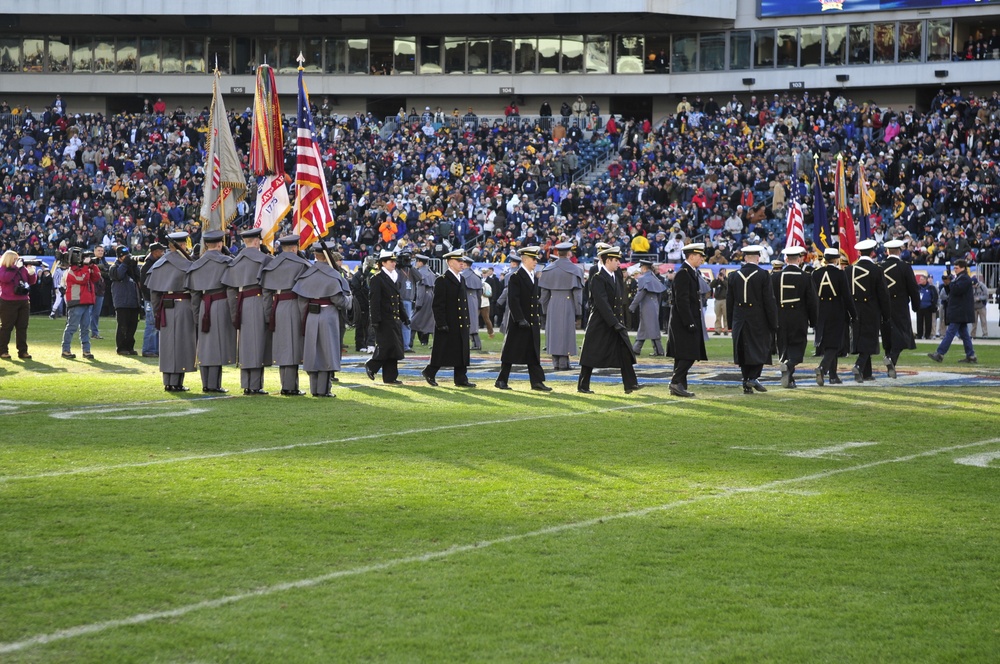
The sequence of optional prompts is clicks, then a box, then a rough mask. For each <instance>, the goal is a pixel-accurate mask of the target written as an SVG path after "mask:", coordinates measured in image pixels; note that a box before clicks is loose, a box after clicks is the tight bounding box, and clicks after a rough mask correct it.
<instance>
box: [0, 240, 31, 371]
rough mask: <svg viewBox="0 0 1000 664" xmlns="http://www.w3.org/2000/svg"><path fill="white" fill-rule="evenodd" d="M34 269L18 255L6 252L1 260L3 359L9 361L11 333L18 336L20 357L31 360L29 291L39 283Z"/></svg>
mask: <svg viewBox="0 0 1000 664" xmlns="http://www.w3.org/2000/svg"><path fill="white" fill-rule="evenodd" d="M37 279H38V276H37V274H36V273H35V265H34V264H32V263H31V262H29V263H27V264H26V263H25V262H24V259H22V258H21V257H20V256H18V255H17V252H16V251H5V252H4V254H3V257H2V258H0V359H4V360H9V359H10V352H8V351H9V348H8V347H9V345H10V332H11V330H14V331H15V332H16V336H15V344H16V345H17V356H18V357H19V358H21V359H22V360H30V359H31V355H29V354H28V315H29V314H30V312H31V305H30V303H29V302H28V288H29V287H30V286H32V285H33V284H34V283H35V281H37Z"/></svg>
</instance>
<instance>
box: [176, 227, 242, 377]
mask: <svg viewBox="0 0 1000 664" xmlns="http://www.w3.org/2000/svg"><path fill="white" fill-rule="evenodd" d="M224 238H225V234H224V233H223V232H222V231H208V232H207V233H205V234H203V235H202V240H204V242H205V253H203V254H202V255H201V258H199V259H198V260H196V261H195V262H194V263H193V264H192V265H191V268H190V269H189V270H188V272H187V276H186V278H185V281H184V287H185V288H186V289H187V290H188V292H190V293H191V308H192V310H193V311H194V312H195V315H196V318H195V324H196V325H197V326H198V327H197V329H198V365H199V368H200V370H201V391H202V392H228V390H226V389H225V388H224V387H222V366H223V365H225V364H234V363H235V362H236V328H234V327H233V319H232V313H231V312H230V310H229V307H228V306H227V300H228V294H227V291H226V287H225V286H224V285H223V283H222V277H223V276H224V275H225V274H226V270H227V269H229V265H230V263H232V262H233V258H232V256H227V255H225V254H223V253H222V247H223V239H224Z"/></svg>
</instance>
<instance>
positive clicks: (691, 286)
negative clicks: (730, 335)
mask: <svg viewBox="0 0 1000 664" xmlns="http://www.w3.org/2000/svg"><path fill="white" fill-rule="evenodd" d="M683 251H684V262H683V263H682V264H681V267H680V269H679V270H678V271H677V276H675V277H674V285H673V306H672V307H671V309H670V334H669V336H668V337H667V355H668V356H669V357H672V358H674V375H673V377H672V378H671V379H670V393H671V394H673V395H674V396H678V397H693V396H694V392H690V391H689V390H688V384H687V375H688V371H690V369H691V367H692V366H694V363H695V362H696V361H697V360H707V359H708V355H707V354H706V352H705V331H704V329H703V328H702V325H701V282H702V276H701V275H700V274H698V268H700V267H701V266H702V264H703V263H704V262H705V245H704V243H702V242H694V243H692V244H688V245H686V246H685V247H684V248H683Z"/></svg>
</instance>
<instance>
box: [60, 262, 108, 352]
mask: <svg viewBox="0 0 1000 664" xmlns="http://www.w3.org/2000/svg"><path fill="white" fill-rule="evenodd" d="M101 279H102V277H101V271H100V270H99V269H98V268H97V266H96V265H94V257H93V254H92V253H91V252H86V253H85V252H84V251H83V249H81V248H80V247H71V248H70V250H69V269H68V270H66V273H65V274H64V275H63V283H62V286H63V288H65V291H66V294H65V298H66V329H65V331H63V340H62V356H63V357H64V358H66V359H67V360H72V359H75V358H76V355H74V354H73V353H71V352H70V350H69V349H70V342H71V341H73V336H74V335H75V334H76V331H77V330H78V329H79V330H80V344H81V345H82V346H83V357H84V359H87V360H92V359H94V356H93V354H92V353H91V352H90V317H91V315H92V314H93V311H94V301H95V299H96V296H95V295H94V287H95V284H96V283H97V282H98V281H100V280H101Z"/></svg>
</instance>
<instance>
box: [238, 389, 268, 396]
mask: <svg viewBox="0 0 1000 664" xmlns="http://www.w3.org/2000/svg"><path fill="white" fill-rule="evenodd" d="M267 394H268V393H267V392H266V391H264V390H250V389H246V390H243V396H247V397H250V396H258V395H260V396H266V395H267Z"/></svg>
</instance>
